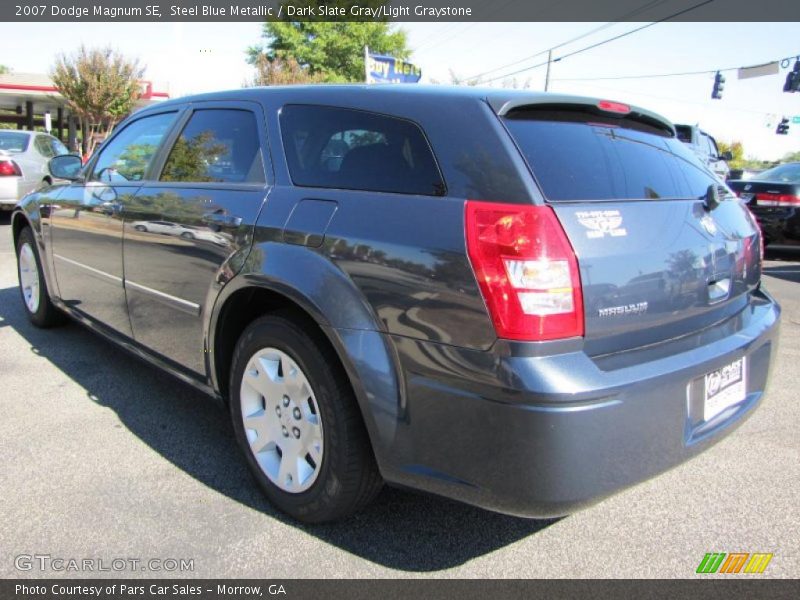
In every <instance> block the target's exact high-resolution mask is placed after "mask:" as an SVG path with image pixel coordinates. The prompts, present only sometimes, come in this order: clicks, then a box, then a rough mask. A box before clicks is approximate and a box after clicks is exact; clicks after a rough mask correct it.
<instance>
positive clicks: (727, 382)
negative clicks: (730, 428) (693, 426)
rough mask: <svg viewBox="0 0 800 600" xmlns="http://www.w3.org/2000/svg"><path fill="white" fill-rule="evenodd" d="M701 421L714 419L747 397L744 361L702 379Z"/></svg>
mask: <svg viewBox="0 0 800 600" xmlns="http://www.w3.org/2000/svg"><path fill="white" fill-rule="evenodd" d="M703 389H704V398H705V399H704V403H703V420H704V421H708V420H710V419H713V418H714V417H716V416H717V415H718V414H719V413H721V412H722V411H724V410H725V409H726V408H728V407H729V406H733V405H734V404H738V403H739V402H741V401H742V400H744V398H745V396H746V395H747V368H746V359H745V357H742V358H740V359H738V360H735V361H733V362H732V363H730V364H728V365H725V366H724V367H722V368H721V369H717V370H716V371H712V372H711V373H708V374H706V375H705V377H704V386H703Z"/></svg>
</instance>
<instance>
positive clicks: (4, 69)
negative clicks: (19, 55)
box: [0, 65, 11, 75]
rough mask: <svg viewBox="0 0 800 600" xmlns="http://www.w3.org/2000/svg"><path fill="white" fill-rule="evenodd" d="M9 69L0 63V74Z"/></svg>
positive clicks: (8, 71)
mask: <svg viewBox="0 0 800 600" xmlns="http://www.w3.org/2000/svg"><path fill="white" fill-rule="evenodd" d="M10 72H11V69H9V68H8V67H7V66H5V65H0V75H5V74H6V73H10Z"/></svg>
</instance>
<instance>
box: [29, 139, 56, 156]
mask: <svg viewBox="0 0 800 600" xmlns="http://www.w3.org/2000/svg"><path fill="white" fill-rule="evenodd" d="M34 145H35V146H36V150H38V151H39V154H41V155H42V156H44V157H45V158H53V157H54V156H55V153H54V152H53V147H52V145H51V144H50V140H49V139H48V138H47V137H45V136H43V135H37V136H36V141H35V142H34Z"/></svg>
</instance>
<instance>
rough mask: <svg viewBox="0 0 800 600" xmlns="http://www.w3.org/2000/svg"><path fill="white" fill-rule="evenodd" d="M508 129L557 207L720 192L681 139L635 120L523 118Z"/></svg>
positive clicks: (522, 114)
mask: <svg viewBox="0 0 800 600" xmlns="http://www.w3.org/2000/svg"><path fill="white" fill-rule="evenodd" d="M505 123H506V126H507V127H508V130H509V131H510V133H511V135H512V137H513V138H514V140H515V141H516V142H517V144H518V146H519V147H520V149H521V150H522V153H523V155H524V156H525V158H526V160H527V162H528V164H529V166H530V168H531V170H532V171H533V173H534V175H535V176H536V179H537V180H538V182H539V184H540V185H541V187H542V190H543V191H544V194H545V196H546V197H547V199H548V200H551V201H571V200H581V201H587V200H588V201H591V200H597V201H602V200H642V199H656V198H687V197H695V198H697V197H700V196H703V195H705V193H706V190H707V189H708V186H709V185H711V184H715V179H714V177H713V175H711V174H710V173H709V172H708V171H707V170H705V169H704V168H703V167H702V165H701V164H700V163H699V162H698V160H697V158H696V157H695V156H694V155H693V154H692V153H691V151H689V150H688V149H687V148H686V147H685V146H684V145H683V144H682V143H681V142H680V141H678V139H677V138H673V137H671V136H670V135H669V134H667V133H666V132H665V131H659V130H657V129H656V128H653V127H650V126H648V125H646V124H642V123H639V122H637V121H634V120H631V119H613V118H602V117H598V116H597V115H595V114H590V113H586V114H583V113H574V112H573V113H569V114H568V115H566V114H561V113H549V114H548V113H546V112H541V111H519V112H517V113H511V115H509V116H508V117H506V119H505Z"/></svg>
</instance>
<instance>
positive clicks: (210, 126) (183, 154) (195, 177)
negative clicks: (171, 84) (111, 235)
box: [123, 102, 269, 375]
mask: <svg viewBox="0 0 800 600" xmlns="http://www.w3.org/2000/svg"><path fill="white" fill-rule="evenodd" d="M265 131H266V130H265V127H264V118H263V114H262V111H261V108H260V106H259V105H257V104H254V103H247V102H241V103H238V102H213V103H211V102H204V103H197V104H195V105H193V106H192V107H191V108H190V110H189V111H187V113H186V114H185V115H184V116H183V120H182V122H181V124H179V127H178V130H177V131H176V134H175V135H174V136H173V139H171V140H170V141H169V142H168V148H167V150H166V151H165V152H163V153H162V154H161V158H160V164H159V165H157V166H156V167H155V170H156V176H155V177H154V179H155V181H153V182H148V183H146V184H145V185H144V186H142V187H141V189H140V190H139V191H138V193H137V194H136V195H135V196H128V197H126V199H125V202H124V207H123V212H124V219H125V234H124V268H125V287H126V291H127V299H128V309H129V314H130V322H131V326H132V328H133V336H134V338H135V339H136V341H138V342H140V343H142V344H143V345H144V346H146V347H148V348H149V349H150V350H153V351H155V352H157V353H159V354H160V355H161V356H163V357H165V358H167V359H169V360H171V361H172V362H174V363H176V364H177V365H179V366H181V367H184V368H185V369H187V370H189V371H192V372H194V373H196V374H200V375H202V374H204V373H205V358H206V348H205V346H204V339H205V338H204V332H203V322H204V319H203V317H204V315H205V313H206V311H209V310H211V308H212V302H213V301H214V299H215V298H216V295H217V293H218V292H219V290H220V288H221V287H222V286H223V285H224V284H225V283H226V282H227V281H228V280H229V279H230V278H231V277H232V276H233V275H234V274H235V273H236V272H237V271H238V269H239V267H240V266H241V264H242V261H243V259H244V257H245V256H246V254H247V251H248V250H249V248H250V244H251V242H252V231H253V224H254V223H255V221H256V218H257V216H258V213H259V211H260V209H261V204H262V203H263V201H264V198H265V197H266V195H267V189H268V188H267V182H268V178H267V175H266V169H265V165H267V164H269V163H268V162H267V160H266V159H267V157H268V155H267V154H266V153H265V152H263V151H262V149H263V148H266V144H265V142H266V139H265Z"/></svg>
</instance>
